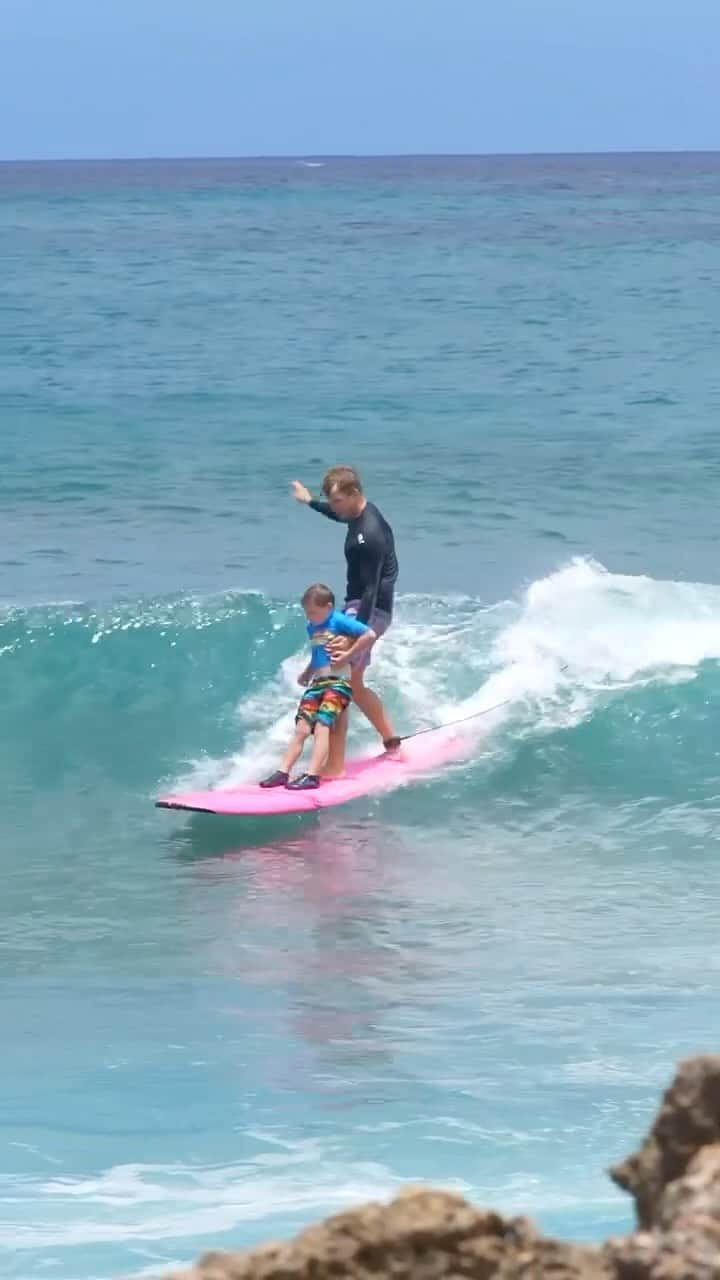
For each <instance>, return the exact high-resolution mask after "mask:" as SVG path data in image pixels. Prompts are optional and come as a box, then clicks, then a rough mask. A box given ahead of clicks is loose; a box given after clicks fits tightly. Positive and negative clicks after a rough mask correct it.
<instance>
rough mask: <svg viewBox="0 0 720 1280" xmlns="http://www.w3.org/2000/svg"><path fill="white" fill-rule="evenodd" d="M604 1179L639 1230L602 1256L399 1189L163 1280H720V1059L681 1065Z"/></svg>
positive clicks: (440, 1196) (522, 1224) (443, 1199)
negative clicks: (631, 1210) (291, 1235)
mask: <svg viewBox="0 0 720 1280" xmlns="http://www.w3.org/2000/svg"><path fill="white" fill-rule="evenodd" d="M611 1176H612V1177H613V1178H614V1180H615V1182H617V1184H618V1185H619V1186H621V1187H623V1188H624V1189H625V1190H627V1191H629V1192H630V1194H631V1195H632V1196H633V1197H634V1199H635V1205H636V1211H637V1218H638V1224H639V1228H640V1229H639V1230H637V1231H635V1232H633V1233H632V1234H631V1235H629V1236H625V1237H622V1238H619V1239H615V1240H609V1241H608V1242H607V1244H605V1245H604V1246H603V1247H597V1248H596V1247H592V1246H589V1245H588V1246H581V1245H572V1244H564V1243H563V1242H562V1241H556V1240H550V1239H545V1238H544V1237H543V1236H541V1235H540V1234H539V1233H538V1231H537V1229H536V1227H535V1226H534V1225H533V1223H532V1222H530V1221H529V1220H528V1219H526V1218H504V1217H502V1216H501V1215H500V1214H498V1213H494V1212H492V1211H491V1210H487V1209H478V1208H476V1207H475V1206H473V1205H471V1204H469V1203H468V1202H467V1201H466V1200H464V1199H463V1198H462V1196H458V1195H451V1194H450V1193H449V1192H446V1191H434V1190H429V1189H427V1188H408V1189H407V1190H406V1191H403V1192H401V1194H400V1195H398V1196H396V1198H395V1199H394V1200H392V1201H391V1202H390V1203H389V1204H387V1205H383V1204H368V1205H364V1206H363V1207H361V1208H358V1209H353V1210H350V1211H348V1212H346V1213H340V1214H336V1215H335V1216H334V1217H332V1218H328V1219H327V1221H326V1222H323V1223H320V1224H319V1225H317V1226H313V1227H309V1228H308V1229H307V1230H305V1231H303V1232H301V1233H300V1235H299V1236H297V1237H296V1238H295V1240H291V1241H289V1242H288V1243H286V1244H270V1245H264V1246H263V1247H262V1248H259V1249H252V1250H249V1251H248V1252H246V1253H236V1254H231V1253H209V1254H206V1255H205V1257H204V1258H201V1259H200V1261H199V1262H198V1264H197V1265H196V1266H195V1267H193V1268H191V1269H190V1270H189V1271H186V1272H184V1273H181V1274H178V1275H176V1276H175V1278H174V1280H463V1278H464V1277H467V1280H720V1056H711V1055H707V1056H705V1057H699V1058H692V1059H689V1060H688V1061H686V1062H683V1063H681V1065H680V1067H679V1070H678V1073H677V1075H676V1077H675V1080H674V1081H673V1083H672V1085H671V1086H670V1088H669V1089H668V1090H667V1092H666V1093H665V1095H664V1097H663V1101H662V1105H661V1107H660V1111H659V1113H658V1116H657V1119H656V1121H655V1123H654V1125H653V1127H652V1129H651V1130H650V1133H649V1134H648V1136H647V1138H646V1139H645V1141H644V1142H643V1144H642V1147H641V1148H640V1151H639V1152H637V1153H636V1154H635V1155H633V1156H630V1157H629V1158H628V1159H627V1160H625V1161H623V1163H622V1164H619V1165H617V1166H616V1167H615V1168H614V1169H613V1170H612V1171H611ZM168 1280H172V1278H168Z"/></svg>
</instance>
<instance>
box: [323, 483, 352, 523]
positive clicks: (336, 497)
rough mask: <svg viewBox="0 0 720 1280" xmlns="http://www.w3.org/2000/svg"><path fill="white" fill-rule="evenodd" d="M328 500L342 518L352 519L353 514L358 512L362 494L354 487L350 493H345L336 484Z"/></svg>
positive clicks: (336, 513)
mask: <svg viewBox="0 0 720 1280" xmlns="http://www.w3.org/2000/svg"><path fill="white" fill-rule="evenodd" d="M328 502H329V503H330V506H331V507H332V509H333V511H334V512H335V515H336V516H339V517H340V519H341V520H352V518H353V516H356V515H357V514H358V509H359V506H360V494H359V493H358V491H357V489H353V490H352V491H351V492H350V493H343V492H342V491H341V490H340V489H339V488H338V486H337V485H336V484H334V485H333V487H332V489H331V490H330V492H329V494H328Z"/></svg>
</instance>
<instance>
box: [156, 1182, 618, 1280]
mask: <svg viewBox="0 0 720 1280" xmlns="http://www.w3.org/2000/svg"><path fill="white" fill-rule="evenodd" d="M464 1276H467V1277H472V1280H577V1277H580V1276H582V1277H584V1278H585V1280H612V1273H611V1271H610V1270H609V1267H608V1263H607V1261H606V1260H605V1259H604V1258H603V1256H602V1254H601V1252H600V1250H598V1249H591V1248H587V1249H583V1248H580V1247H578V1246H575V1245H567V1244H559V1243H557V1242H555V1241H552V1240H544V1239H543V1238H542V1237H541V1236H539V1235H538V1233H537V1231H536V1230H535V1228H534V1226H533V1224H532V1223H530V1222H528V1221H527V1220H526V1219H522V1218H518V1219H508V1218H502V1217H501V1216H500V1215H499V1214H497V1213H493V1212H491V1211H488V1210H485V1209H476V1208H474V1207H473V1205H471V1204H469V1203H468V1202H467V1201H466V1200H464V1199H463V1198H462V1196H457V1195H451V1194H450V1193H449V1192H445V1191H430V1190H425V1189H412V1188H410V1189H408V1190H406V1191H403V1192H401V1193H400V1195H398V1196H397V1197H396V1198H395V1199H394V1200H392V1201H391V1202H390V1204H387V1205H381V1204H369V1205H365V1206H364V1207H362V1208H360V1209H354V1210H351V1211H350V1212H348V1213H341V1214H337V1215H336V1216H334V1217H332V1218H328V1220H327V1221H326V1222H324V1223H322V1224H321V1225H320V1226H315V1227H310V1228H309V1229H308V1230H307V1231H303V1232H301V1234H300V1235H299V1236H298V1237H297V1238H296V1239H295V1240H293V1241H291V1242H290V1243H289V1244H286V1245H269V1246H266V1247H264V1248H262V1249H255V1250H251V1251H250V1252H248V1253H245V1254H235V1255H232V1254H225V1255H223V1254H218V1253H214V1254H207V1255H206V1256H205V1257H204V1258H202V1259H201V1260H200V1262H199V1263H198V1265H197V1267H196V1268H194V1269H193V1270H191V1271H188V1272H186V1273H185V1274H184V1275H183V1276H177V1277H176V1280H339V1278H340V1277H352V1278H353V1280H381V1277H392V1278H393V1280H440V1278H441V1277H445V1278H447V1280H449V1278H450V1277H453V1278H457V1280H460V1277H464Z"/></svg>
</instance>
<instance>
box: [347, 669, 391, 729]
mask: <svg viewBox="0 0 720 1280" xmlns="http://www.w3.org/2000/svg"><path fill="white" fill-rule="evenodd" d="M351 684H352V692H353V702H356V703H357V705H358V706H359V708H360V710H361V711H362V713H363V715H364V716H366V717H367V719H368V720H369V721H370V723H371V725H372V727H373V729H375V731H376V733H379V734H380V737H381V738H382V740H383V742H387V741H388V739H394V738H395V730H394V729H393V726H392V724H391V722H390V720H389V719H388V714H387V712H386V710H385V708H384V706H383V704H382V702H381V701H380V699H379V698H378V696H377V694H376V693H373V690H372V689H368V687H367V685H366V684H365V672H364V671H362V670H361V669H360V668H358V667H353V668H352V671H351Z"/></svg>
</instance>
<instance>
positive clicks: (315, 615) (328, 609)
mask: <svg viewBox="0 0 720 1280" xmlns="http://www.w3.org/2000/svg"><path fill="white" fill-rule="evenodd" d="M331 613H332V605H329V604H312V603H311V601H308V603H307V604H306V605H305V617H306V618H307V620H308V622H312V623H313V624H314V625H315V626H318V625H319V624H320V623H321V622H327V620H328V618H329V617H330V614H331Z"/></svg>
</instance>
